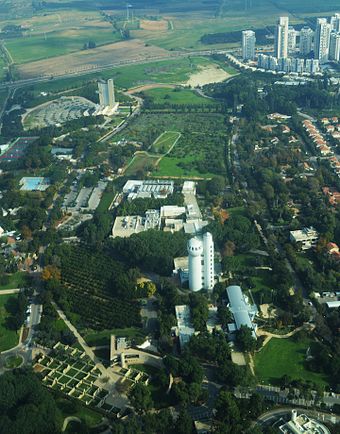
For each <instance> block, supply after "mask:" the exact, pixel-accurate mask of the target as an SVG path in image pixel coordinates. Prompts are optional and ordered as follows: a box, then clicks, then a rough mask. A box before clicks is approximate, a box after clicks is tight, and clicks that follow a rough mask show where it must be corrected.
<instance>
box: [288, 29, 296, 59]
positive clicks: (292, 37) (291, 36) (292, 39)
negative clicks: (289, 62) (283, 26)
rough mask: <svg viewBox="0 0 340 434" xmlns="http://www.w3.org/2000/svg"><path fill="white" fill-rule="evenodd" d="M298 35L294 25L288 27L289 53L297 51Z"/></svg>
mask: <svg viewBox="0 0 340 434" xmlns="http://www.w3.org/2000/svg"><path fill="white" fill-rule="evenodd" d="M296 37H297V31H296V30H295V29H294V28H293V27H289V28H288V53H295V51H296Z"/></svg>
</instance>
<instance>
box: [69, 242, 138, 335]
mask: <svg viewBox="0 0 340 434" xmlns="http://www.w3.org/2000/svg"><path fill="white" fill-rule="evenodd" d="M61 271H62V283H63V285H64V288H65V289H64V294H65V296H66V298H67V306H69V310H70V313H71V317H72V320H73V321H76V323H77V325H78V327H80V328H87V329H88V328H90V329H93V330H107V329H112V328H114V327H130V326H134V327H138V326H140V325H141V318H140V312H139V311H140V308H139V305H138V303H134V302H130V301H127V300H123V299H121V298H117V297H115V296H114V294H113V293H112V289H110V288H111V286H112V283H110V282H111V280H112V279H113V277H114V276H115V274H116V273H121V272H122V270H120V266H119V265H118V264H117V263H116V262H115V261H114V260H113V259H111V258H110V257H109V256H106V255H104V254H100V255H96V254H95V253H91V252H90V251H89V250H87V249H86V248H85V247H83V248H77V249H75V248H71V249H70V250H69V251H68V254H67V255H64V256H63V257H62V266H61ZM72 314H73V316H72ZM74 314H75V315H74Z"/></svg>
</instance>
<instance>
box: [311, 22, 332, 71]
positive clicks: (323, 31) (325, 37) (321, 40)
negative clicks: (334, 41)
mask: <svg viewBox="0 0 340 434" xmlns="http://www.w3.org/2000/svg"><path fill="white" fill-rule="evenodd" d="M330 35H331V25H330V24H328V22H327V19H326V18H318V19H317V24H316V31H315V40H314V58H315V59H318V60H320V63H324V62H327V60H328V54H329V40H330Z"/></svg>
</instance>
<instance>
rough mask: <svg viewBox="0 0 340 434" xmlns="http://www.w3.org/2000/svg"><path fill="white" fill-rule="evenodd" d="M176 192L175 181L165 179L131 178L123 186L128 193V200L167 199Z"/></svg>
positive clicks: (125, 192)
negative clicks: (141, 179) (142, 179)
mask: <svg viewBox="0 0 340 434" xmlns="http://www.w3.org/2000/svg"><path fill="white" fill-rule="evenodd" d="M173 192H174V182H173V181H165V180H159V179H155V180H147V181H140V180H129V181H127V182H126V184H125V185H124V187H123V193H124V194H127V195H128V200H134V199H139V198H144V199H145V198H151V197H154V198H155V199H165V198H167V197H168V196H169V195H171V194H173Z"/></svg>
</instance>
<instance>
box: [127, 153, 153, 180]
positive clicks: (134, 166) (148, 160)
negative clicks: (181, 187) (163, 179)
mask: <svg viewBox="0 0 340 434" xmlns="http://www.w3.org/2000/svg"><path fill="white" fill-rule="evenodd" d="M158 159H159V157H158V156H151V155H148V154H146V153H145V154H137V155H136V156H134V157H133V158H132V160H131V162H130V165H129V167H128V168H127V169H126V172H125V175H126V176H133V175H135V174H136V173H137V172H139V171H140V170H142V171H147V170H150V169H151V170H152V169H153V168H154V166H155V163H156V161H157V160H158Z"/></svg>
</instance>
